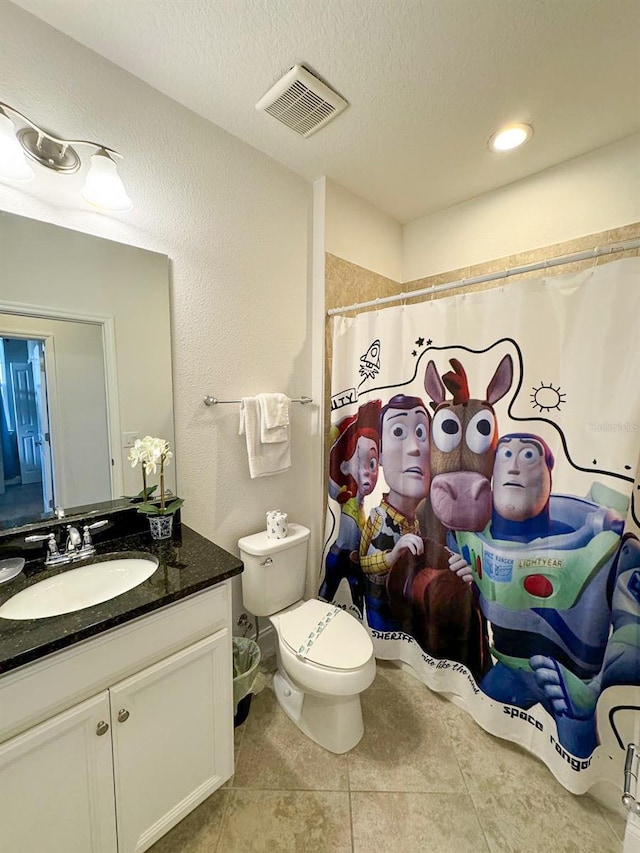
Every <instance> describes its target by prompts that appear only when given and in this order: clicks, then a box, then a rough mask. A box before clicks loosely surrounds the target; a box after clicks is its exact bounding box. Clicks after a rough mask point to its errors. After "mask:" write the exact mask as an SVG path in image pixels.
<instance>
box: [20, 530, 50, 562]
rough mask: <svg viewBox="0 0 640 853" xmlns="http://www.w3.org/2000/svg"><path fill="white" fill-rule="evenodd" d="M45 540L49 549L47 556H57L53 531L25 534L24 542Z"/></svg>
mask: <svg viewBox="0 0 640 853" xmlns="http://www.w3.org/2000/svg"><path fill="white" fill-rule="evenodd" d="M45 540H47V548H48V549H49V557H48V559H49V558H51V557H57V556H58V554H59V552H58V543H57V542H56V535H55V533H34V534H33V535H32V536H25V537H24V541H25V542H44V541H45Z"/></svg>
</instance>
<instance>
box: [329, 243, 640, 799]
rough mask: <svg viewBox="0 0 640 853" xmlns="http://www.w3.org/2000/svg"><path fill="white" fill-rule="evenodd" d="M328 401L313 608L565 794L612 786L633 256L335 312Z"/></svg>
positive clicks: (625, 603) (619, 758) (635, 574)
mask: <svg viewBox="0 0 640 853" xmlns="http://www.w3.org/2000/svg"><path fill="white" fill-rule="evenodd" d="M331 395H332V396H331V432H330V437H329V439H330V440H329V445H330V455H329V483H328V485H329V495H328V508H327V519H326V536H325V545H324V550H323V566H322V575H321V584H320V589H319V597H321V598H323V599H325V600H327V601H332V602H334V603H335V604H336V605H338V606H341V607H345V608H346V609H348V610H349V611H350V612H352V613H353V614H354V615H355V616H356V617H357V618H360V619H362V620H363V622H364V623H365V625H367V626H368V628H369V630H370V633H371V636H372V638H373V642H374V648H375V653H376V656H377V657H378V658H383V659H388V660H396V661H402V662H404V663H406V664H409V665H410V666H411V667H412V668H413V670H414V672H415V673H416V674H417V675H418V676H419V677H420V678H421V679H422V680H423V681H424V683H425V684H426V685H427V686H428V687H429V688H431V689H433V690H436V691H439V692H442V693H445V694H447V695H448V696H449V698H450V699H452V701H455V702H456V704H458V705H460V706H461V707H463V708H465V709H466V710H467V711H468V713H470V714H471V715H472V716H473V717H474V718H475V719H476V721H477V722H478V723H479V724H480V725H481V726H482V727H483V728H485V729H486V730H487V731H490V732H491V733H493V734H495V735H498V736H500V737H503V738H506V739H508V740H511V741H514V742H516V743H519V744H520V745H522V746H524V747H525V748H527V749H529V750H530V751H532V752H533V753H534V754H536V755H537V756H538V757H539V758H541V759H542V760H543V761H544V762H545V763H546V764H547V766H548V767H549V768H550V769H551V771H552V772H553V773H554V775H555V776H556V777H557V778H558V779H559V780H560V782H562V784H564V785H565V787H566V788H568V789H569V790H571V791H573V792H574V793H584V792H585V791H587V790H588V789H589V788H590V787H591V786H592V785H594V784H595V783H596V782H598V781H605V782H609V783H612V784H614V785H615V786H616V788H619V786H620V781H621V778H622V769H621V768H622V763H623V761H624V751H625V749H626V745H627V743H629V742H631V741H634V742H636V743H638V742H640V539H639V538H638V535H639V533H640V523H639V516H640V485H639V484H638V479H637V472H638V461H639V455H640V260H638V259H635V258H630V259H624V260H619V261H616V262H613V263H610V264H607V265H604V266H598V267H594V268H593V269H590V270H587V271H584V272H580V273H577V274H574V275H562V276H555V277H552V278H548V279H545V278H540V279H537V280H526V281H521V282H517V283H513V284H509V285H507V286H505V287H502V288H499V289H494V290H491V291H486V292H482V293H474V294H465V295H461V294H459V295H452V296H450V297H448V298H444V299H439V300H434V301H425V302H422V303H420V304H415V305H410V306H398V307H393V308H388V309H385V310H381V311H377V312H369V313H362V314H360V315H359V316H356V317H354V318H346V317H340V316H338V317H335V318H334V325H333V375H332V389H331ZM612 759H613V760H612Z"/></svg>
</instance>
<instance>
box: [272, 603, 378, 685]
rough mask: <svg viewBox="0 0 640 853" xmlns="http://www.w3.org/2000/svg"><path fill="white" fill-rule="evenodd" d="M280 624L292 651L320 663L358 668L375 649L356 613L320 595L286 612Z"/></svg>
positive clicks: (329, 665)
mask: <svg viewBox="0 0 640 853" xmlns="http://www.w3.org/2000/svg"><path fill="white" fill-rule="evenodd" d="M279 626H280V637H281V639H282V640H283V641H284V642H285V643H286V645H287V646H288V647H289V648H290V649H291V651H292V652H293V653H294V654H295V655H299V656H301V657H304V658H306V659H307V660H309V661H311V662H312V663H315V664H318V665H319V666H327V667H331V668H332V669H345V670H346V669H358V668H359V667H361V666H363V665H364V664H365V663H366V662H367V661H368V660H369V658H370V657H371V655H372V652H373V645H372V643H371V639H370V637H369V635H368V634H367V632H366V630H365V629H364V628H363V627H362V625H361V624H360V623H359V622H358V621H357V620H356V619H355V618H354V617H353V616H351V615H350V614H349V613H346V612H345V611H344V610H341V609H340V608H339V607H334V606H333V604H327V603H326V602H324V601H318V600H317V599H312V600H311V601H305V603H304V604H301V605H300V607H296V608H295V610H290V611H289V612H288V613H283V614H282V616H280V618H279Z"/></svg>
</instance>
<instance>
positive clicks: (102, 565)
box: [0, 554, 158, 619]
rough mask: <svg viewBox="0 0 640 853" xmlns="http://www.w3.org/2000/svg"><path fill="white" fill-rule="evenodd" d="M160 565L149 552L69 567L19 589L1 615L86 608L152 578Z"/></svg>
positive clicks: (12, 616) (55, 613)
mask: <svg viewBox="0 0 640 853" xmlns="http://www.w3.org/2000/svg"><path fill="white" fill-rule="evenodd" d="M157 568H158V560H157V558H156V557H153V556H152V555H151V554H149V556H148V557H120V558H118V559H114V560H102V561H101V562H99V563H91V564H90V565H88V566H80V567H79V568H77V569H68V570H67V571H64V572H61V573H60V574H59V575H55V577H52V578H47V580H43V581H40V582H39V583H35V584H33V585H32V586H29V587H27V588H26V589H23V590H22V591H21V592H17V593H16V594H15V595H14V596H13V597H12V598H10V599H9V600H8V601H5V603H4V604H3V605H2V606H1V607H0V618H2V619H43V618H44V617H46V616H60V614H62V613H73V612H74V611H76V610H84V608H85V607H91V606H92V605H94V604H100V602H102V601H108V600H109V599H111V598H116V596H118V595H122V593H123V592H128V591H129V590H130V589H133V588H134V587H136V586H138V585H139V584H141V583H143V582H144V581H146V580H147V578H150V577H151V575H152V574H153V573H154V572H155V570H156V569H157Z"/></svg>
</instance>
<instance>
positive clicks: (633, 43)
mask: <svg viewBox="0 0 640 853" xmlns="http://www.w3.org/2000/svg"><path fill="white" fill-rule="evenodd" d="M16 5H18V6H21V7H22V8H23V9H26V10H27V11H29V12H31V13H32V14H34V15H36V16H38V17H39V18H41V19H42V20H44V21H46V22H47V23H49V24H51V25H52V26H54V27H56V28H57V29H59V30H61V31H62V32H64V33H66V34H67V35H69V36H71V37H72V38H74V39H76V40H77V41H79V42H81V43H82V44H84V45H86V46H87V47H89V48H91V49H93V50H95V51H96V52H98V53H99V54H101V55H102V56H104V57H106V58H107V59H109V60H111V61H112V62H114V63H116V64H117V65H119V66H121V67H122V68H124V69H126V70H127V71H129V72H131V73H132V74H135V75H136V76H137V77H139V78H140V79H142V80H144V81H146V82H147V83H149V84H150V85H152V86H154V87H155V88H156V89H158V90H160V91H161V92H163V93H164V94H166V95H168V96H170V97H171V98H173V99H175V100H176V101H178V102H180V103H181V104H184V105H185V106H187V107H189V108H190V109H192V110H194V111H195V112H197V113H199V114H200V115H202V116H204V117H205V118H208V119H210V120H211V121H212V122H214V123H215V124H217V125H219V126H220V127H222V128H224V129H225V130H227V131H229V132H230V133H232V134H234V135H235V136H237V137H239V138H240V139H242V140H244V141H245V142H247V143H249V144H250V145H252V146H254V147H255V148H258V149H259V150H261V151H263V152H265V153H266V154H268V155H270V156H271V157H273V158H274V159H275V160H278V161H279V162H281V163H283V164H284V165H286V166H288V167H289V168H290V169H293V170H294V171H296V172H298V173H300V174H301V175H304V176H306V177H307V178H309V179H315V178H318V177H321V176H323V175H326V176H327V177H329V178H331V179H333V180H335V181H337V182H338V183H340V184H342V185H343V186H344V187H346V188H347V189H349V190H351V191H352V192H354V193H356V194H357V195H359V196H360V197H362V198H364V199H366V200H367V201H369V202H371V203H372V204H374V205H375V206H376V207H378V208H379V209H381V210H383V211H385V212H387V213H388V214H389V215H391V216H392V217H394V218H395V219H397V220H398V221H400V222H408V221H411V220H414V219H417V218H419V217H421V216H423V215H426V214H428V213H431V212H433V211H436V210H440V209H443V208H446V207H449V206H450V205H452V204H456V203H458V202H461V201H464V200H466V199H469V198H472V197H474V196H476V195H479V194H481V193H484V192H487V191H489V190H492V189H495V188H497V187H501V186H504V185H506V184H509V183H511V182H512V181H516V180H519V179H521V178H524V177H526V176H528V175H532V174H534V173H536V172H539V171H541V170H543V169H547V168H549V167H552V166H555V165H557V164H559V163H562V162H564V161H565V160H568V159H571V158H573V157H576V156H579V155H581V154H584V153H586V152H588V151H592V150H594V149H596V148H599V147H601V146H603V145H607V144H609V143H611V142H613V141H615V140H618V139H621V138H623V137H625V136H628V135H631V134H632V133H635V132H637V131H638V130H639V129H640V102H639V94H640V59H639V57H640V52H639V51H638V45H639V44H640V3H638V2H636V0H106V2H100V3H98V2H96V0H16ZM296 63H299V64H304V65H305V66H306V67H307V68H308V69H309V70H311V71H313V72H314V73H316V74H317V75H318V76H320V77H322V78H323V79H324V80H325V81H326V82H327V83H329V85H331V86H332V87H333V88H334V89H336V90H337V91H338V92H339V93H340V94H341V95H342V96H343V97H344V98H346V99H347V101H348V102H349V104H350V106H349V108H348V109H347V110H346V111H345V112H344V113H342V114H341V115H340V116H338V118H336V119H335V121H333V122H331V123H330V124H329V125H327V126H326V127H325V128H324V129H321V130H320V131H318V133H316V134H315V135H314V136H312V137H310V138H309V139H303V138H301V137H299V136H298V135H297V134H295V133H294V132H293V131H291V130H289V129H288V128H286V127H284V126H283V125H281V124H279V123H278V122H277V121H275V120H274V119H273V118H271V117H270V116H268V115H267V114H265V113H258V112H257V111H256V110H255V109H254V105H255V103H256V102H257V101H258V99H259V98H260V97H261V96H262V95H263V94H264V93H265V92H266V91H267V89H269V88H270V87H271V86H272V85H273V83H274V82H275V81H276V80H278V79H279V78H280V77H281V76H282V75H283V74H284V73H285V72H286V71H287V70H288V69H289V68H290V67H291V66H292V65H294V64H296ZM510 121H523V122H530V123H531V124H533V126H534V128H535V136H534V138H533V140H532V141H531V142H530V143H529V144H528V145H526V146H525V147H524V148H522V149H521V150H519V151H513V152H509V153H507V154H502V155H497V154H491V153H490V152H489V151H488V150H487V147H486V142H487V139H488V138H489V136H490V135H491V134H492V133H493V132H494V131H495V130H496V129H497V128H498V127H499V126H501V125H502V124H504V123H506V122H510ZM177 135H179V129H177Z"/></svg>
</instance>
